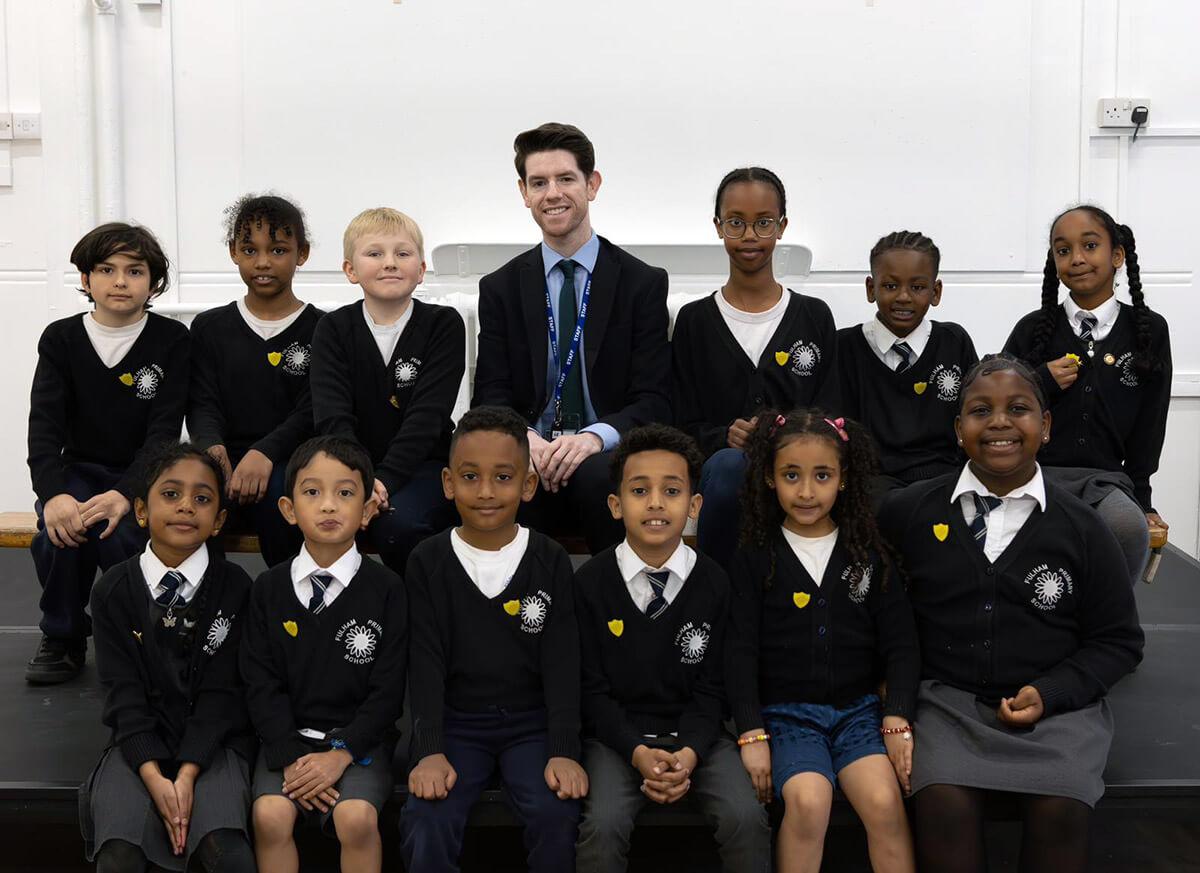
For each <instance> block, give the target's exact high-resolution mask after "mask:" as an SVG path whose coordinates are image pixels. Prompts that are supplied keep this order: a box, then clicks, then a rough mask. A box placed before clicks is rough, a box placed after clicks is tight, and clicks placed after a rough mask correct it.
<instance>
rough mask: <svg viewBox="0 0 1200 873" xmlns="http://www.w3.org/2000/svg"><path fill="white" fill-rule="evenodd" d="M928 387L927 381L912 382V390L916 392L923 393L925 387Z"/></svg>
mask: <svg viewBox="0 0 1200 873" xmlns="http://www.w3.org/2000/svg"><path fill="white" fill-rule="evenodd" d="M928 387H929V383H928V382H913V391H915V392H917V394H924V393H925V389H926V388H928Z"/></svg>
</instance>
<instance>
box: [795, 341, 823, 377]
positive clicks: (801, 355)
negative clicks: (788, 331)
mask: <svg viewBox="0 0 1200 873" xmlns="http://www.w3.org/2000/svg"><path fill="white" fill-rule="evenodd" d="M788 358H789V359H790V360H791V362H792V372H793V373H795V374H796V375H797V376H811V375H812V374H813V371H814V370H815V369H816V368H817V364H819V363H821V348H820V346H818V345H817V344H816V343H806V342H805V341H804V340H796V342H794V343H793V344H792V348H791V350H790V351H789V352H788Z"/></svg>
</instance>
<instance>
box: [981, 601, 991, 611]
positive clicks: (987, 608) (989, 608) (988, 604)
mask: <svg viewBox="0 0 1200 873" xmlns="http://www.w3.org/2000/svg"><path fill="white" fill-rule="evenodd" d="M983 611H984V612H991V611H992V604H991V603H990V602H989V603H985V604H984V605H983Z"/></svg>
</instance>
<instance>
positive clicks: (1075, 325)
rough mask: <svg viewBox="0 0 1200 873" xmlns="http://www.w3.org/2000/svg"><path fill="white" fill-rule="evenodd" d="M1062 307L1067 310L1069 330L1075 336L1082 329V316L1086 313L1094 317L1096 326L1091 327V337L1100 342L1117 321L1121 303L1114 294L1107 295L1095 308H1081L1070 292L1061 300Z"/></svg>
mask: <svg viewBox="0 0 1200 873" xmlns="http://www.w3.org/2000/svg"><path fill="white" fill-rule="evenodd" d="M1063 309H1065V310H1066V312H1067V323H1068V324H1069V325H1071V330H1072V331H1073V332H1074V334H1075V336H1079V334H1080V333H1081V332H1082V331H1083V318H1084V316H1086V315H1090V316H1092V317H1093V318H1094V319H1096V326H1095V327H1093V328H1092V339H1093V340H1094V341H1095V342H1100V340H1102V339H1104V338H1105V337H1106V336H1108V335H1109V333H1110V332H1111V331H1112V328H1113V325H1114V324H1116V323H1117V316H1118V315H1120V314H1121V304H1119V303H1118V302H1117V298H1116V295H1113V296H1112V297H1109V298H1108V299H1107V300H1105V301H1104V302H1103V303H1101V304H1100V305H1099V306H1097V307H1096V308H1095V309H1083V308H1081V307H1080V305H1079V304H1078V303H1076V302H1075V300H1074V298H1072V297H1071V295H1070V294H1068V295H1067V297H1066V299H1065V300H1063Z"/></svg>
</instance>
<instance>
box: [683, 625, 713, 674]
mask: <svg viewBox="0 0 1200 873" xmlns="http://www.w3.org/2000/svg"><path fill="white" fill-rule="evenodd" d="M711 634H712V625H710V624H709V623H708V622H706V621H705V622H701V623H700V624H698V625H697V624H695V623H694V622H690V621H689V622H687V623H686V624H684V625H683V626H682V627H681V628H679V633H677V634H675V645H677V646H679V663H681V664H699V663H700V662H701V661H703V660H704V653H705V652H707V651H708V639H709V637H710V636H711Z"/></svg>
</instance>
